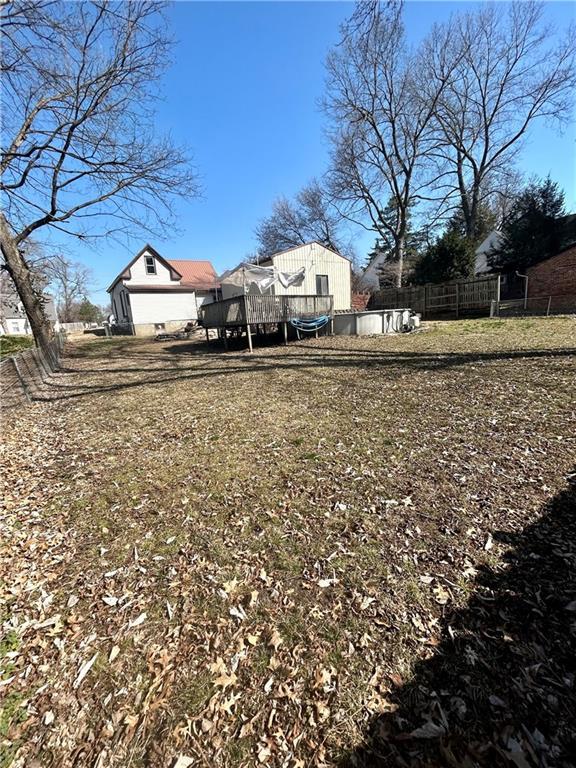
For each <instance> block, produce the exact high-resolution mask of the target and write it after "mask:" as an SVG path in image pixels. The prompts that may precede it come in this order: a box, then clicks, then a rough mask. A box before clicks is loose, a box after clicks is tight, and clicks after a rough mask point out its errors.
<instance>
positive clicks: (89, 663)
mask: <svg viewBox="0 0 576 768" xmlns="http://www.w3.org/2000/svg"><path fill="white" fill-rule="evenodd" d="M97 658H98V651H96V653H95V654H94V656H92V658H91V659H90V660H89V661H87V662H86V663H85V664H83V665H82V666H81V667H80V669H79V670H78V676H77V677H76V680H74V688H79V687H80V683H81V682H82V680H84V678H85V677H86V675H87V674H88V672H90V670H91V669H92V665H93V664H94V662H95V661H96V659H97Z"/></svg>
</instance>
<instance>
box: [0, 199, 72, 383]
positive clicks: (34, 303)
mask: <svg viewBox="0 0 576 768" xmlns="http://www.w3.org/2000/svg"><path fill="white" fill-rule="evenodd" d="M0 248H1V249H2V255H3V256H4V261H5V262H6V267H7V270H8V273H9V275H10V276H11V278H12V280H13V281H14V285H15V286H16V290H17V291H18V296H19V297H20V301H21V302H22V304H23V306H24V309H25V311H26V314H27V315H28V321H29V322H30V327H31V328H32V333H33V334H34V341H35V342H36V346H37V347H39V348H40V349H41V350H42V352H43V353H44V356H45V358H46V359H47V360H48V361H49V362H50V366H51V367H52V369H53V370H56V369H57V368H58V361H57V359H56V356H55V354H54V353H53V351H52V348H51V345H50V342H51V341H52V338H53V332H52V327H51V325H50V321H49V320H48V318H47V316H46V313H45V312H44V302H43V299H42V296H41V294H39V293H38V292H37V291H36V290H34V286H33V285H32V275H31V273H30V269H29V268H28V265H27V264H26V260H25V259H24V257H23V256H22V254H21V253H20V250H19V248H18V246H17V245H16V243H15V241H14V236H13V234H12V232H11V229H10V225H9V224H8V221H7V220H6V217H5V216H4V214H2V213H0Z"/></svg>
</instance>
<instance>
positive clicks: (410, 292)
mask: <svg viewBox="0 0 576 768" xmlns="http://www.w3.org/2000/svg"><path fill="white" fill-rule="evenodd" d="M499 299H500V275H488V276H486V277H476V278H472V279H470V280H455V281H451V282H448V283H436V284H434V283H428V284H426V285H415V286H410V287H408V288H384V289H383V290H381V291H377V292H376V293H374V294H373V295H372V299H371V301H370V305H369V306H370V308H371V309H380V308H381V309H404V308H407V309H413V310H414V311H415V312H420V313H421V314H422V315H423V316H424V317H427V316H429V315H444V314H452V313H454V315H455V316H456V317H458V316H459V314H460V313H461V312H479V311H482V310H486V311H487V312H489V311H490V307H491V304H492V302H493V301H499Z"/></svg>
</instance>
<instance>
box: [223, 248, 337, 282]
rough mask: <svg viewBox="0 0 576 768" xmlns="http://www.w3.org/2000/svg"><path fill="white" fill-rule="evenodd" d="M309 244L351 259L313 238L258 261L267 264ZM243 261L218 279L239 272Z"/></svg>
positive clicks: (260, 263)
mask: <svg viewBox="0 0 576 768" xmlns="http://www.w3.org/2000/svg"><path fill="white" fill-rule="evenodd" d="M307 245H319V246H320V247H321V248H325V249H326V250H327V251H330V252H331V253H334V254H335V255H336V256H340V257H341V258H343V259H344V260H345V261H350V259H349V258H348V256H342V254H341V253H338V251H335V250H334V249H333V248H328V246H327V245H323V244H322V243H321V242H320V241H319V240H311V241H310V242H309V243H300V245H293V246H292V247H291V248H286V250H284V251H277V252H276V253H273V254H272V255H271V256H265V257H263V258H262V259H261V260H259V261H258V264H259V265H260V266H266V264H271V263H272V261H273V259H275V258H276V256H283V255H284V254H285V253H289V252H290V251H295V250H296V249H297V248H305V247H306V246H307ZM243 263H244V262H243V261H241V262H240V264H237V265H236V266H235V267H232V268H231V269H227V270H226V271H225V272H223V273H222V274H221V275H220V277H219V278H218V279H219V280H220V281H221V282H224V281H225V280H226V278H227V277H229V276H230V275H232V274H234V272H237V271H238V270H239V269H241V268H242V264H243Z"/></svg>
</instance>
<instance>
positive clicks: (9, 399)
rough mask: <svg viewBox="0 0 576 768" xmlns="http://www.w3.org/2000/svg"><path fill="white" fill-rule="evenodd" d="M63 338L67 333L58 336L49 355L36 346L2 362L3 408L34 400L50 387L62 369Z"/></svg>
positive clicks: (1, 400) (50, 348) (1, 390)
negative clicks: (52, 376)
mask: <svg viewBox="0 0 576 768" xmlns="http://www.w3.org/2000/svg"><path fill="white" fill-rule="evenodd" d="M64 339H65V336H64V334H57V335H56V336H55V337H54V339H53V341H52V342H51V343H50V347H49V349H48V351H47V353H46V354H44V352H42V351H41V350H40V349H39V348H38V347H33V348H31V349H26V350H24V352H19V353H18V354H16V355H10V357H7V358H5V359H4V360H1V361H0V404H1V407H2V408H3V409H4V408H14V407H16V406H19V405H22V404H24V403H26V402H30V401H32V400H35V399H37V398H38V397H39V396H40V395H42V394H43V392H44V391H45V388H46V387H49V386H50V376H51V375H52V374H54V373H56V372H57V371H58V370H59V361H60V355H61V353H62V349H63V347H64Z"/></svg>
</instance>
